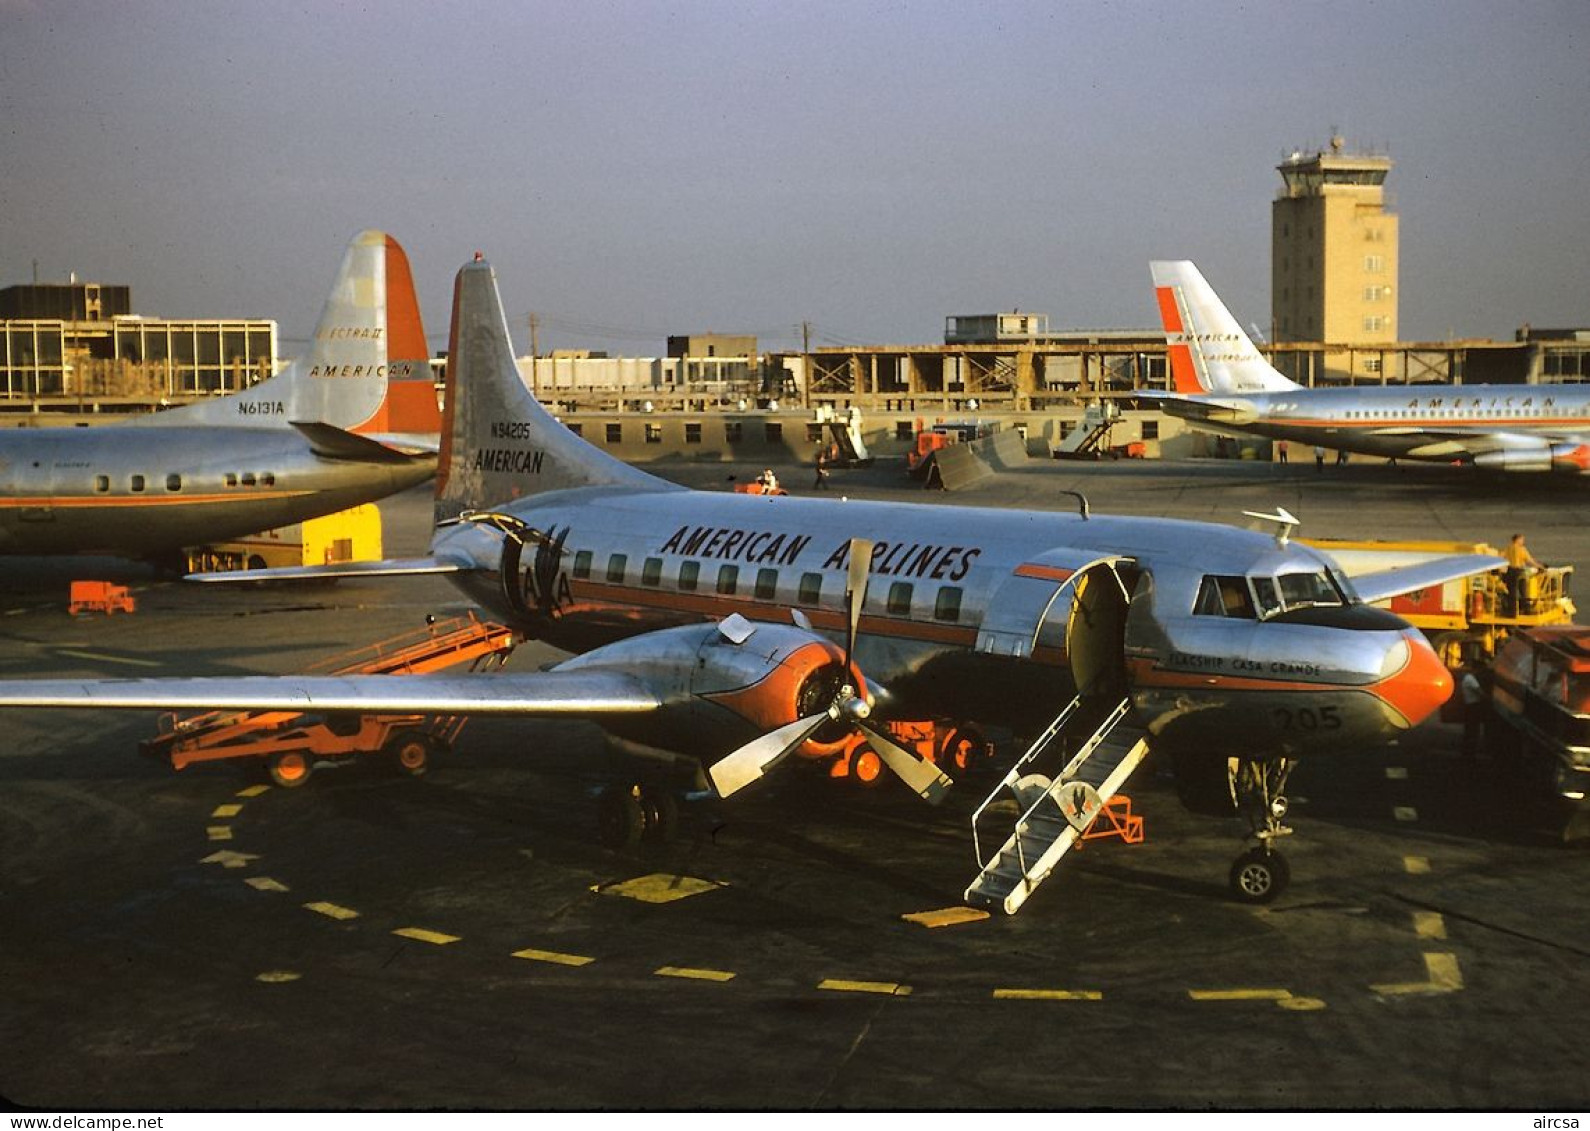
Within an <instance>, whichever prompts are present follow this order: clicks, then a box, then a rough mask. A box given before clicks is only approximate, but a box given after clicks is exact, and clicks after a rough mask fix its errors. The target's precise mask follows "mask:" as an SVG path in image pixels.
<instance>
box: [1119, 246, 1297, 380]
mask: <svg viewBox="0 0 1590 1131" xmlns="http://www.w3.org/2000/svg"><path fill="white" fill-rule="evenodd" d="M1149 270H1150V271H1151V272H1152V273H1153V276H1154V295H1155V298H1157V299H1158V300H1159V317H1160V321H1161V322H1162V323H1163V324H1164V327H1165V342H1166V346H1167V352H1168V353H1169V355H1170V373H1171V379H1172V382H1173V384H1174V385H1175V388H1176V392H1178V393H1181V394H1182V395H1184V396H1199V395H1201V394H1204V393H1216V394H1219V393H1267V392H1283V391H1285V390H1287V389H1295V388H1297V386H1296V385H1295V384H1293V383H1292V382H1291V381H1288V380H1287V379H1286V378H1285V377H1283V376H1282V375H1281V374H1280V373H1278V372H1276V370H1275V368H1274V367H1273V366H1271V365H1270V363H1269V362H1268V361H1265V360H1264V356H1263V355H1262V354H1261V353H1259V351H1258V350H1257V349H1255V348H1254V346H1253V342H1252V341H1250V340H1249V338H1248V335H1247V334H1246V333H1245V332H1244V331H1243V329H1242V326H1241V324H1240V323H1238V322H1237V320H1236V319H1235V318H1233V317H1232V316H1231V312H1230V311H1229V310H1227V309H1226V307H1225V304H1224V303H1222V302H1221V301H1220V296H1219V295H1217V294H1215V292H1214V288H1213V287H1211V286H1210V285H1209V284H1208V283H1206V282H1204V277H1203V276H1202V275H1201V274H1199V273H1198V268H1196V267H1194V266H1193V265H1192V264H1191V263H1190V262H1188V261H1187V260H1178V261H1175V262H1162V261H1156V262H1154V263H1150V264H1149Z"/></svg>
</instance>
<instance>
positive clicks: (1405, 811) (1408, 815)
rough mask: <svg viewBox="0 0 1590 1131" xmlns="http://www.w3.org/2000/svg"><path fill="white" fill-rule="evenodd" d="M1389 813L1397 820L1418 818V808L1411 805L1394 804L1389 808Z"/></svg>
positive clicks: (1414, 819)
mask: <svg viewBox="0 0 1590 1131" xmlns="http://www.w3.org/2000/svg"><path fill="white" fill-rule="evenodd" d="M1391 815H1392V816H1393V817H1395V818H1397V820H1399V821H1417V820H1418V819H1419V810H1417V809H1415V808H1414V807H1413V806H1412V805H1394V806H1392V809H1391Z"/></svg>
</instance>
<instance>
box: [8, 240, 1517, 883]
mask: <svg viewBox="0 0 1590 1131" xmlns="http://www.w3.org/2000/svg"><path fill="white" fill-rule="evenodd" d="M447 380H448V386H449V388H448V394H447V396H446V398H445V401H446V405H445V418H444V425H443V433H442V453H441V465H440V469H439V472H438V477H437V486H436V503H435V517H436V522H437V527H436V533H435V536H434V538H433V540H432V544H431V553H430V555H429V556H428V557H426V558H422V559H415V560H410V561H404V562H390V563H371V564H368V565H363V564H358V563H350V564H348V565H345V566H331V567H326V568H325V569H302V570H291V569H287V570H265V571H259V572H258V574H250V575H246V576H249V577H253V576H258V577H261V578H266V577H270V578H277V577H286V576H302V575H304V574H306V573H312V574H313V575H315V576H325V575H326V574H327V573H331V574H335V575H341V576H360V575H363V576H373V575H377V574H401V573H441V574H447V575H450V577H451V579H452V580H453V581H454V582H455V583H456V584H457V585H458V586H459V587H460V588H461V589H462V590H463V591H464V592H465V593H467V594H468V595H469V596H470V597H471V598H473V599H474V600H475V601H476V602H478V603H479V604H480V605H482V606H484V607H486V608H487V609H489V610H490V611H491V612H492V613H493V614H494V615H495V616H497V617H498V618H501V619H502V620H504V621H506V622H508V623H510V624H511V625H513V626H514V627H515V628H516V629H518V630H519V631H520V632H522V633H523V634H525V635H527V636H530V637H535V638H540V639H542V640H544V641H547V642H549V643H551V644H552V645H555V646H556V647H558V648H561V649H565V650H567V651H570V652H574V653H577V655H575V656H574V657H573V658H571V659H568V660H566V661H564V662H562V663H560V664H557V665H556V666H554V667H552V668H550V669H548V670H545V671H540V672H525V673H511V672H504V673H498V674H495V675H461V676H446V675H434V676H430V675H418V676H365V677H357V676H354V677H340V678H339V677H332V678H316V677H303V678H299V677H285V678H284V677H240V678H225V679H190V680H173V679H153V680H118V681H113V682H112V681H104V682H84V681H80V680H72V681H50V682H45V681H17V682H9V683H0V704H6V705H17V706H47V707H121V708H136V707H145V708H147V707H151V706H161V707H168V708H178V709H181V708H197V707H227V708H240V709H250V708H262V709H263V708H271V709H295V710H307V711H313V712H348V711H354V712H378V713H379V712H404V713H422V714H430V713H436V714H455V713H464V714H477V715H481V714H490V715H513V716H575V717H583V718H587V719H591V720H594V721H596V722H598V723H599V724H601V725H602V726H603V727H604V728H605V729H606V730H608V731H609V732H610V733H611V734H613V735H615V736H617V737H618V738H619V739H620V740H623V741H625V742H627V743H628V744H629V745H630V746H631V747H632V748H644V749H645V750H647V751H649V752H653V753H658V752H663V753H667V754H668V755H669V756H671V757H673V758H674V759H675V761H676V763H677V761H678V758H679V756H680V755H684V756H687V757H688V758H689V762H688V764H689V765H690V766H691V767H693V768H694V770H695V774H696V777H695V780H694V782H693V785H694V787H695V788H697V789H704V787H705V785H706V784H707V782H710V784H711V787H712V791H713V792H715V793H716V794H717V795H719V796H725V797H726V796H728V795H731V794H733V793H735V792H736V791H737V790H739V789H740V788H742V787H743V786H745V785H747V784H749V783H751V782H754V781H755V780H757V779H758V778H760V777H761V776H762V775H763V774H764V773H765V772H767V771H768V770H770V769H771V768H772V767H773V766H774V765H775V764H777V763H779V762H780V761H782V760H783V759H785V758H786V757H787V756H789V755H792V754H799V755H805V756H807V757H811V758H817V759H830V760H832V759H834V758H835V757H837V756H839V755H840V754H841V753H842V752H846V751H847V749H848V752H849V756H852V757H867V756H871V757H872V758H873V760H874V764H875V765H884V764H886V765H887V767H888V768H889V769H890V770H892V771H894V773H895V774H896V775H898V776H899V777H901V778H902V779H904V780H905V781H906V782H907V783H908V784H909V785H910V786H911V787H912V788H913V789H914V790H916V791H917V792H918V793H920V794H922V795H923V796H924V797H925V798H928V799H929V800H936V799H937V798H939V797H940V796H941V795H942V794H943V791H944V789H945V788H946V787H947V786H948V785H949V784H950V781H951V779H950V777H949V776H948V775H947V774H946V773H945V772H944V769H945V766H946V765H949V764H950V763H952V762H954V759H953V758H948V759H941V758H936V757H928V756H924V753H923V751H922V750H921V748H920V746H913V748H910V749H908V748H907V744H906V743H905V742H903V741H901V740H900V738H899V736H900V734H901V733H902V730H901V724H902V722H904V721H910V720H917V721H920V720H932V721H947V722H949V723H951V724H953V727H954V728H955V729H956V730H959V731H960V732H961V733H965V732H966V729H967V728H970V727H972V726H974V725H976V724H985V725H989V726H992V725H1000V726H1009V727H1012V728H1014V729H1015V730H1017V731H1019V732H1027V733H1038V732H1043V733H1045V734H1048V735H1050V736H1051V737H1052V736H1053V735H1054V734H1055V733H1058V732H1060V731H1061V730H1062V729H1063V728H1062V724H1064V723H1065V722H1066V720H1067V719H1071V720H1073V721H1075V720H1077V719H1084V718H1085V720H1086V722H1085V728H1086V729H1085V732H1084V736H1086V735H1088V734H1091V735H1092V737H1091V738H1089V739H1088V743H1085V744H1083V752H1084V753H1086V752H1093V753H1097V752H1098V751H1099V750H1100V749H1103V747H1104V746H1105V745H1108V744H1107V743H1104V744H1102V745H1101V742H1102V739H1103V738H1104V737H1105V734H1106V731H1107V730H1108V729H1109V728H1110V727H1113V726H1124V727H1126V728H1127V733H1129V734H1130V735H1131V736H1132V738H1131V742H1130V743H1118V745H1120V746H1121V749H1120V750H1118V751H1117V753H1116V755H1114V756H1113V761H1112V762H1111V766H1112V767H1113V768H1112V770H1111V773H1110V775H1103V776H1101V775H1098V774H1095V775H1094V777H1095V778H1097V780H1096V781H1089V780H1088V779H1087V776H1086V775H1084V774H1081V773H1079V772H1077V767H1078V766H1080V762H1081V760H1082V759H1083V756H1084V753H1078V752H1073V753H1072V754H1068V755H1067V757H1070V762H1069V763H1067V765H1066V767H1065V768H1064V769H1062V770H1061V772H1060V773H1059V774H1058V775H1045V774H1042V773H1039V772H1037V770H1036V768H1035V766H1036V763H1025V762H1024V763H1023V764H1021V765H1020V766H1019V767H1018V768H1015V769H1013V770H1012V772H1011V774H1009V775H1007V784H1008V785H1009V786H1010V788H1011V790H1012V792H1014V793H1015V794H1016V795H1017V797H1018V798H1019V799H1021V800H1022V801H1023V803H1024V804H1027V805H1029V806H1030V808H1029V812H1028V816H1027V817H1025V818H1023V821H1024V823H1023V824H1022V827H1021V828H1020V829H1018V834H1019V835H1017V834H1012V836H1013V842H1012V843H1014V847H1013V848H1012V849H1011V850H1010V851H1011V852H1012V853H1014V856H1015V857H1017V858H1019V860H1018V862H1017V864H1016V865H1014V867H1016V868H1017V870H1018V871H1020V872H1021V873H1022V874H1021V876H1020V877H1019V878H1018V879H1017V880H1016V881H1013V882H1014V884H1015V886H1016V887H1018V888H1019V889H1020V890H1021V891H1023V892H1024V891H1027V890H1030V889H1031V887H1032V886H1033V885H1035V884H1036V883H1037V881H1038V880H1040V879H1042V877H1043V875H1046V874H1047V869H1048V868H1049V867H1052V864H1053V860H1052V859H1051V854H1052V853H1051V850H1052V848H1053V847H1054V845H1052V844H1051V845H1042V846H1040V845H1037V844H1035V843H1034V841H1033V840H1032V838H1031V837H1030V836H1028V833H1030V832H1032V831H1033V830H1037V829H1039V828H1040V827H1042V828H1044V829H1047V830H1048V831H1049V832H1054V833H1055V834H1056V836H1057V837H1059V838H1060V839H1062V840H1063V839H1064V837H1065V836H1066V835H1068V834H1066V833H1065V830H1064V828H1062V827H1061V826H1065V825H1066V822H1067V821H1072V820H1073V819H1075V820H1076V821H1081V820H1082V819H1083V818H1084V817H1091V816H1093V815H1096V813H1097V809H1098V807H1099V805H1101V804H1102V802H1103V801H1104V800H1105V795H1107V794H1108V793H1110V792H1111V791H1112V790H1113V789H1114V788H1115V787H1116V786H1118V784H1119V780H1120V779H1121V778H1122V777H1123V776H1124V773H1125V772H1129V770H1130V769H1131V767H1132V766H1135V765H1136V764H1137V760H1138V759H1140V758H1141V757H1142V754H1143V752H1144V751H1145V750H1146V748H1147V746H1148V745H1152V746H1153V747H1154V748H1155V749H1156V750H1163V751H1165V752H1166V753H1167V755H1168V756H1175V755H1178V754H1182V755H1186V756H1187V757H1186V758H1185V759H1184V763H1185V768H1187V769H1189V770H1190V771H1196V772H1199V773H1203V774H1209V775H1212V777H1213V781H1214V790H1215V792H1216V794H1217V795H1218V796H1220V797H1223V798H1224V802H1223V806H1222V808H1223V811H1225V812H1228V813H1234V812H1236V811H1237V807H1238V804H1239V803H1240V805H1241V806H1242V807H1243V809H1244V811H1246V812H1247V813H1248V814H1249V815H1250V817H1251V819H1252V820H1253V823H1254V825H1253V834H1254V836H1255V837H1256V838H1257V839H1258V841H1259V844H1258V846H1257V847H1256V848H1254V849H1252V850H1250V851H1249V852H1248V853H1246V854H1244V856H1243V857H1242V858H1241V859H1240V860H1239V862H1238V865H1237V866H1236V867H1234V869H1233V883H1234V885H1235V886H1236V888H1237V890H1238V891H1239V893H1241V894H1243V895H1244V896H1246V897H1248V898H1253V899H1264V898H1269V897H1271V896H1273V895H1274V893H1275V892H1276V891H1278V890H1279V889H1280V886H1281V885H1282V884H1283V883H1284V881H1285V877H1286V873H1285V866H1284V861H1282V859H1281V857H1280V854H1279V853H1277V852H1275V850H1274V846H1273V840H1274V838H1275V837H1276V836H1278V835H1279V834H1280V833H1281V832H1284V831H1285V827H1284V826H1283V825H1282V824H1281V819H1282V817H1283V815H1284V813H1285V808H1286V806H1285V799H1284V796H1283V795H1282V792H1281V791H1282V787H1283V785H1284V782H1285V779H1286V774H1287V771H1288V769H1289V768H1290V766H1291V763H1292V760H1293V759H1295V758H1296V757H1298V756H1300V755H1305V754H1310V753H1320V754H1332V755H1342V754H1347V753H1350V752H1355V751H1360V750H1363V749H1364V748H1366V747H1369V746H1372V745H1373V744H1375V743H1378V742H1381V741H1382V740H1385V739H1388V738H1390V737H1391V736H1393V735H1396V734H1398V733H1400V732H1401V731H1403V730H1405V729H1407V728H1409V727H1412V726H1414V725H1416V724H1418V723H1419V722H1420V721H1421V720H1423V719H1424V718H1426V717H1427V716H1428V715H1430V714H1431V712H1433V711H1435V710H1436V708H1437V707H1439V706H1440V705H1441V704H1442V703H1443V702H1445V701H1446V699H1447V698H1448V695H1449V694H1450V692H1451V689H1452V681H1451V678H1450V676H1449V675H1448V673H1447V671H1446V669H1445V668H1444V667H1443V666H1442V665H1441V662H1440V661H1439V660H1438V659H1437V657H1436V655H1435V653H1434V652H1433V651H1432V650H1431V649H1430V647H1429V645H1428V644H1427V643H1426V642H1425V640H1424V639H1423V637H1421V636H1420V635H1419V633H1418V632H1416V631H1415V630H1413V629H1412V628H1410V627H1409V626H1408V625H1407V624H1406V623H1405V622H1404V621H1402V620H1400V619H1399V618H1397V617H1395V616H1393V615H1391V614H1390V613H1387V612H1384V611H1382V610H1380V609H1377V608H1372V607H1370V606H1369V605H1366V604H1365V603H1364V600H1365V599H1380V598H1385V597H1389V596H1391V595H1392V594H1394V593H1397V592H1402V591H1405V590H1408V589H1412V588H1419V587H1422V586H1424V585H1428V584H1433V583H1434V582H1435V581H1436V580H1437V579H1438V578H1443V577H1444V578H1451V577H1456V576H1462V575H1465V574H1468V573H1472V572H1476V571H1477V570H1481V569H1486V568H1490V567H1492V566H1495V565H1497V564H1498V561H1497V559H1494V558H1488V557H1464V558H1460V559H1452V560H1443V561H1440V562H1427V563H1421V564H1418V565H1414V566H1409V567H1407V568H1405V569H1403V570H1400V571H1397V572H1394V573H1390V574H1371V575H1367V576H1362V577H1360V578H1358V579H1357V580H1356V582H1354V581H1349V579H1348V578H1347V577H1346V576H1344V575H1343V573H1342V572H1341V571H1340V570H1339V569H1338V568H1337V567H1336V566H1335V565H1334V564H1333V563H1332V561H1331V560H1330V559H1329V558H1327V557H1325V556H1323V555H1322V554H1320V553H1319V552H1317V551H1315V550H1313V549H1311V548H1309V547H1306V546H1302V545H1297V544H1293V543H1290V542H1289V541H1288V540H1287V539H1286V538H1285V536H1284V529H1283V534H1282V535H1281V536H1279V537H1274V536H1271V535H1270V534H1267V533H1264V532H1261V531H1249V530H1242V529H1237V528H1234V527H1226V526H1219V525H1213V524H1208V523H1199V522H1183V521H1173V520H1169V519H1154V518H1127V517H1104V516H1099V515H1092V514H1089V513H1087V511H1086V509H1085V508H1082V509H1079V511H1078V513H1062V512H1047V511H1013V510H1002V509H991V508H990V509H981V508H971V507H956V506H936V505H923V504H918V505H910V504H899V503H890V502H867V501H856V500H846V499H831V498H795V497H787V496H760V495H759V496H753V495H742V494H729V493H719V492H703V491H693V490H688V489H685V488H682V487H679V486H676V485H674V484H671V483H668V482H665V481H663V480H661V479H657V478H654V477H653V476H651V475H649V474H646V473H644V472H642V471H640V470H638V469H636V468H634V467H631V466H629V465H627V464H625V463H622V462H620V461H619V460H617V459H615V458H613V457H611V456H609V455H608V454H607V453H606V452H603V451H601V450H599V449H597V448H594V447H592V446H591V445H589V444H587V443H586V442H585V441H584V440H582V439H581V438H580V437H579V436H577V435H576V434H575V433H574V432H572V431H570V430H569V429H568V428H566V427H564V426H563V425H562V424H561V423H559V422H558V421H556V420H555V419H553V418H552V417H551V416H550V415H549V414H548V413H547V412H546V411H545V410H544V409H543V408H542V406H541V405H540V404H539V403H537V402H536V400H535V399H534V397H533V395H532V394H531V393H530V392H529V391H528V390H527V389H526V387H525V385H524V383H523V382H522V381H521V380H520V377H519V374H518V371H517V369H516V368H515V364H514V357H513V351H512V345H511V342H510V339H509V335H508V328H507V323H506V321H505V319H504V315H503V309H502V305H501V300H500V298H499V297H498V294H497V286H496V280H495V276H494V275H493V273H492V270H491V268H490V267H489V266H488V264H487V263H485V262H484V261H481V260H479V259H478V257H477V261H476V262H473V263H471V264H468V265H466V266H465V267H464V268H463V269H462V270H461V271H460V273H459V275H458V279H457V284H456V289H455V294H454V306H453V326H452V337H451V346H450V350H449V355H448V376H447ZM1281 517H1285V518H1289V517H1290V516H1281ZM236 579H237V578H233V580H236ZM218 580H223V579H218ZM869 581H870V584H869ZM1355 586H1356V588H1355ZM1057 716H1059V717H1058V718H1057ZM1101 720H1103V721H1102V722H1101ZM1046 723H1048V724H1050V726H1049V727H1048V729H1047V730H1045V724H1046ZM858 735H859V736H860V742H861V743H864V744H865V747H866V751H863V752H861V753H860V754H858V753H857V751H856V749H855V747H856V744H857V741H856V740H857V736H858ZM1117 737H1118V736H1117ZM1034 749H1035V750H1036V749H1037V747H1035V748H1034ZM1128 762H1130V765H1128V764H1127V763H1128ZM703 767H704V769H705V774H704V775H703V774H702V773H701V770H702V768H703ZM1122 767H1124V769H1123V768H1122ZM1029 770H1031V772H1028V771H1029ZM292 772H295V773H301V767H293V768H292ZM1061 787H1065V788H1064V789H1061ZM1055 790H1060V793H1059V794H1057V793H1055ZM613 798H614V799H613V801H612V802H611V808H610V819H611V821H612V827H613V828H614V829H615V830H616V831H617V833H618V834H619V839H624V838H633V837H636V836H640V835H644V834H645V833H647V832H656V831H659V830H660V831H666V830H667V829H668V828H670V827H671V826H672V819H673V806H674V805H675V804H676V801H677V799H676V798H675V797H673V796H671V795H669V794H667V793H666V791H661V790H659V789H658V788H657V787H655V786H654V785H653V784H652V783H651V782H650V781H647V780H638V781H637V782H636V783H635V784H634V788H627V789H624V790H619V791H617V792H616V793H615V794H614V795H613ZM990 808H992V809H995V810H997V809H998V807H990ZM1057 814H1058V815H1057ZM1061 816H1063V817H1064V819H1063V820H1062V819H1061ZM1056 821H1058V822H1059V825H1055V822H1056ZM1082 827H1086V826H1085V824H1084V825H1082ZM1056 830H1058V831H1056ZM974 832H975V829H974ZM1024 836H1028V839H1026V840H1022V839H1021V838H1022V837H1024ZM1017 842H1019V843H1017ZM1067 843H1069V842H1067ZM1045 861H1047V863H1045ZM1012 866H1013V865H1012V864H1011V860H1010V859H1006V860H1005V863H1004V865H1002V867H1004V870H1005V871H1006V872H1008V871H1010V870H1011V868H1012ZM989 867H990V868H993V869H994V870H995V871H998V870H999V867H1001V865H998V862H997V860H995V861H991V862H990V864H989ZM971 896H972V893H971V892H970V891H969V892H968V897H969V898H970V897H971ZM999 902H1002V903H1003V906H1005V908H1006V910H1014V907H1013V906H1012V904H1011V902H1010V899H1008V898H1006V897H1005V896H1001V897H1000V898H999Z"/></svg>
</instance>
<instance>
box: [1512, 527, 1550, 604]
mask: <svg viewBox="0 0 1590 1131" xmlns="http://www.w3.org/2000/svg"><path fill="white" fill-rule="evenodd" d="M1502 557H1504V558H1506V559H1507V569H1506V570H1504V571H1503V572H1502V582H1503V584H1504V585H1506V586H1507V592H1508V594H1509V595H1510V596H1511V597H1512V598H1513V612H1514V615H1517V614H1518V613H1519V612H1520V611H1521V610H1522V609H1523V607H1524V578H1525V576H1526V575H1527V574H1528V573H1529V571H1530V570H1532V569H1545V568H1546V567H1545V565H1544V564H1543V563H1541V561H1540V560H1539V559H1537V558H1536V557H1535V555H1534V554H1532V553H1530V552H1529V547H1528V546H1526V545H1524V536H1523V535H1522V534H1515V535H1513V537H1512V539H1511V540H1510V541H1509V542H1508V543H1507V549H1505V550H1503V551H1502Z"/></svg>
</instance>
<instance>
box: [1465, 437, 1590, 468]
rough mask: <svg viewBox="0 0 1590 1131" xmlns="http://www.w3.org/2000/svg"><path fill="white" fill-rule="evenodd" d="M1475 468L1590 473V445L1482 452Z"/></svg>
mask: <svg viewBox="0 0 1590 1131" xmlns="http://www.w3.org/2000/svg"><path fill="white" fill-rule="evenodd" d="M1474 466H1475V467H1487V468H1491V469H1492V470H1495V471H1532V472H1538V471H1561V472H1566V473H1568V474H1571V475H1583V474H1585V473H1586V472H1590V444H1547V443H1544V442H1542V443H1539V444H1527V445H1519V446H1515V447H1508V448H1500V449H1498V450H1496V451H1494V452H1481V453H1480V454H1479V455H1477V456H1475V457H1474Z"/></svg>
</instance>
